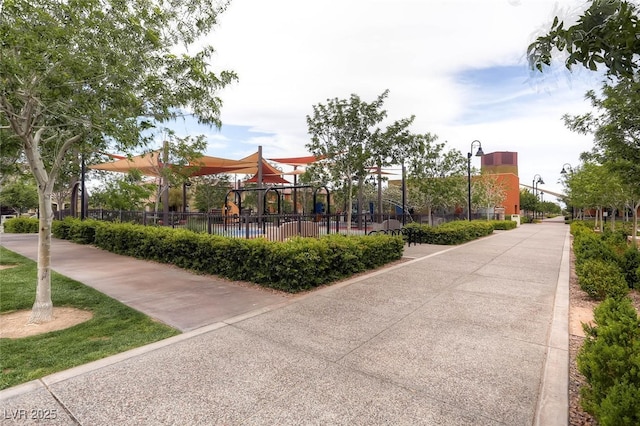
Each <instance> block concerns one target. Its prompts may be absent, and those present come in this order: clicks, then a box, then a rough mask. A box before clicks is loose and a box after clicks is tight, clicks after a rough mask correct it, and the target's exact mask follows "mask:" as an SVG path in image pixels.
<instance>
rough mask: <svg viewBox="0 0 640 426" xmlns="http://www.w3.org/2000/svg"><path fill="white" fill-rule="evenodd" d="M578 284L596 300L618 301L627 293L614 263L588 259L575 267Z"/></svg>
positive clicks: (626, 288) (625, 285)
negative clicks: (610, 298)
mask: <svg viewBox="0 0 640 426" xmlns="http://www.w3.org/2000/svg"><path fill="white" fill-rule="evenodd" d="M576 274H577V275H578V284H580V288H581V289H582V290H584V291H585V292H586V293H587V294H588V295H589V296H591V297H592V298H594V299H596V300H604V299H605V298H607V297H612V298H615V299H620V298H622V297H624V296H626V295H627V294H628V293H629V287H628V286H627V282H626V281H625V279H624V275H623V274H622V272H620V268H619V267H618V265H617V263H615V262H607V261H605V260H600V259H588V260H585V261H583V262H582V263H581V264H579V265H576Z"/></svg>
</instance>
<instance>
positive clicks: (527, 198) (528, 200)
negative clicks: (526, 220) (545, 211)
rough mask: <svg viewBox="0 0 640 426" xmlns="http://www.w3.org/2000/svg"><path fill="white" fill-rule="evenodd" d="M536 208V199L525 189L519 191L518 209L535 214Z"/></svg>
mask: <svg viewBox="0 0 640 426" xmlns="http://www.w3.org/2000/svg"><path fill="white" fill-rule="evenodd" d="M537 208H538V197H536V196H535V195H534V194H533V193H532V192H531V191H529V190H527V189H521V190H520V209H521V210H523V211H525V212H535V211H536V210H537Z"/></svg>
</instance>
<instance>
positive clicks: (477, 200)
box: [471, 173, 508, 219]
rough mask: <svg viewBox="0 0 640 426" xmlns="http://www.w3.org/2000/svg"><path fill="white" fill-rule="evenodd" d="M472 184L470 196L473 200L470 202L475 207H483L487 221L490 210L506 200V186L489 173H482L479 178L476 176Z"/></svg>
mask: <svg viewBox="0 0 640 426" xmlns="http://www.w3.org/2000/svg"><path fill="white" fill-rule="evenodd" d="M472 184H473V191H471V194H472V195H473V198H472V200H471V202H472V204H476V205H477V206H482V207H484V209H485V211H486V214H487V219H489V212H490V211H491V209H492V208H495V207H496V206H501V205H503V204H504V200H506V199H507V189H508V188H507V185H506V183H505V181H501V180H500V179H499V178H498V176H496V175H492V174H489V173H482V174H480V176H476V178H475V179H473V181H472Z"/></svg>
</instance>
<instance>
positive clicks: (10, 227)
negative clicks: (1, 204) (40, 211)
mask: <svg viewBox="0 0 640 426" xmlns="http://www.w3.org/2000/svg"><path fill="white" fill-rule="evenodd" d="M39 227H40V221H39V220H38V219H32V218H26V217H14V218H11V219H7V220H5V222H4V232H6V233H7V234H37V233H38V229H39Z"/></svg>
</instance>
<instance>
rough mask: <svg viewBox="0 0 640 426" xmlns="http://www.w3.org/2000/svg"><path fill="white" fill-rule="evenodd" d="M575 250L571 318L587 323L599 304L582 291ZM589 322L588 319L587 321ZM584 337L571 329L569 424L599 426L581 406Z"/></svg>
mask: <svg viewBox="0 0 640 426" xmlns="http://www.w3.org/2000/svg"><path fill="white" fill-rule="evenodd" d="M574 260H575V259H574V256H573V250H572V251H571V276H570V279H569V317H570V322H574V323H575V322H577V323H578V324H579V323H580V322H585V318H584V314H585V312H587V313H589V312H590V314H591V318H593V309H594V308H595V307H596V306H597V305H598V303H599V302H597V301H594V300H592V299H590V298H589V296H587V294H586V293H585V292H584V291H582V290H581V289H580V286H579V285H578V279H577V277H576V274H575V267H574V266H575V262H574ZM629 296H630V297H631V299H632V300H633V303H634V306H635V307H636V309H637V310H638V311H639V312H640V292H638V290H633V291H631V293H630V294H629ZM587 320H588V319H587ZM583 342H584V335H583V333H582V330H580V327H577V328H576V327H575V326H573V327H570V335H569V362H570V365H569V424H570V425H572V426H573V425H580V426H586V425H597V424H598V422H597V421H596V420H595V419H594V418H593V417H592V416H591V415H590V414H588V413H586V412H584V410H582V407H581V406H580V388H581V387H582V386H585V384H586V381H585V379H584V376H583V375H582V374H580V372H579V371H578V367H577V365H576V355H577V353H578V351H579V350H580V347H582V343H583Z"/></svg>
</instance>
